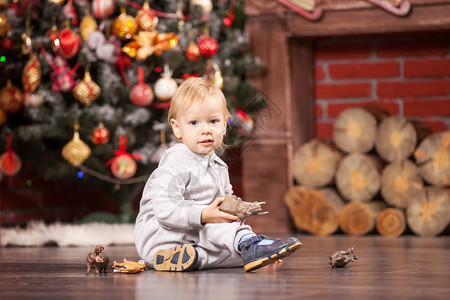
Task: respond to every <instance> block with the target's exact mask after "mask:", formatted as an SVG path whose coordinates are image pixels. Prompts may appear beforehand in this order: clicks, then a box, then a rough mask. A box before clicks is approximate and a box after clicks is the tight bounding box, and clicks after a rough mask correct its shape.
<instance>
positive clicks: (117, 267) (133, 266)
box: [113, 258, 147, 274]
mask: <svg viewBox="0 0 450 300" xmlns="http://www.w3.org/2000/svg"><path fill="white" fill-rule="evenodd" d="M145 268H147V265H146V264H145V262H144V261H143V260H142V259H141V260H140V261H138V262H135V261H131V260H127V259H126V258H124V259H123V263H118V262H116V261H114V265H113V269H114V271H113V273H128V274H132V273H139V272H144V270H145Z"/></svg>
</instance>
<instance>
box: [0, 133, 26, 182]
mask: <svg viewBox="0 0 450 300" xmlns="http://www.w3.org/2000/svg"><path fill="white" fill-rule="evenodd" d="M12 138H13V136H12V134H10V135H9V136H8V138H7V139H6V149H7V150H6V152H5V153H3V154H2V155H1V156H0V171H1V172H2V173H3V174H5V175H6V176H14V175H16V174H17V173H19V171H20V169H21V168H22V161H21V159H20V157H19V156H17V154H15V153H14V150H11V144H12Z"/></svg>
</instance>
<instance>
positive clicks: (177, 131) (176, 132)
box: [170, 119, 181, 139]
mask: <svg viewBox="0 0 450 300" xmlns="http://www.w3.org/2000/svg"><path fill="white" fill-rule="evenodd" d="M170 126H172V131H173V134H174V135H175V137H176V138H177V139H181V133H180V126H179V125H178V122H177V120H175V119H170Z"/></svg>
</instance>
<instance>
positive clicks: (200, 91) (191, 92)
mask: <svg viewBox="0 0 450 300" xmlns="http://www.w3.org/2000/svg"><path fill="white" fill-rule="evenodd" d="M207 101H214V102H217V103H220V104H221V105H222V111H223V118H224V121H225V123H226V122H227V121H228V118H229V117H230V116H231V115H230V112H229V111H228V108H227V101H226V99H225V96H224V94H223V93H222V91H221V90H220V88H218V87H217V86H216V85H214V84H213V83H212V82H211V81H209V80H206V79H203V78H199V77H191V78H188V79H186V80H185V81H183V83H182V84H181V85H180V86H179V87H178V89H177V90H176V92H175V95H174V96H173V97H172V100H171V103H170V108H169V114H168V116H167V120H168V122H169V124H170V120H171V119H176V118H177V115H179V114H180V113H181V112H183V111H186V110H187V109H188V108H189V106H190V105H191V104H192V103H195V102H200V103H205V102H207Z"/></svg>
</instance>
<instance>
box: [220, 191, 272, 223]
mask: <svg viewBox="0 0 450 300" xmlns="http://www.w3.org/2000/svg"><path fill="white" fill-rule="evenodd" d="M265 203H266V202H257V201H255V202H246V201H242V199H241V198H239V197H238V196H235V195H231V196H225V200H223V201H222V203H220V205H219V210H221V211H223V212H226V213H229V214H232V215H235V216H237V217H238V218H239V221H240V222H241V225H242V224H243V223H244V222H245V220H247V219H248V218H249V217H250V216H253V215H263V214H267V212H266V211H265V212H263V211H262V208H261V204H265Z"/></svg>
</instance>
